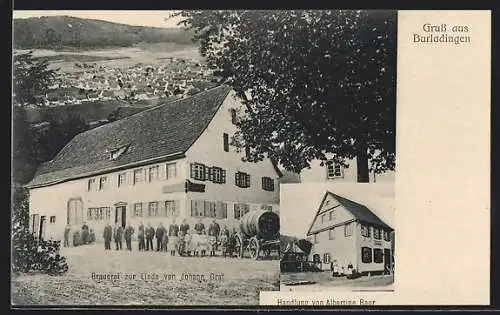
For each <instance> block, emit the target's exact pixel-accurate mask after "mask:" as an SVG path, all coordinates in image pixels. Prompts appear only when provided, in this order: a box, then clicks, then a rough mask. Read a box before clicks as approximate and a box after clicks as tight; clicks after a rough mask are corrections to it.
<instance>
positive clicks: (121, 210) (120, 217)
mask: <svg viewBox="0 0 500 315" xmlns="http://www.w3.org/2000/svg"><path fill="white" fill-rule="evenodd" d="M115 224H120V225H121V226H122V228H125V226H126V224H127V207H126V206H116V208H115Z"/></svg>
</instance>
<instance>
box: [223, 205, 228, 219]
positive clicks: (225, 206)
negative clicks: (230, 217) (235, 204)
mask: <svg viewBox="0 0 500 315" xmlns="http://www.w3.org/2000/svg"><path fill="white" fill-rule="evenodd" d="M222 218H224V219H226V218H227V204H226V203H225V202H223V203H222Z"/></svg>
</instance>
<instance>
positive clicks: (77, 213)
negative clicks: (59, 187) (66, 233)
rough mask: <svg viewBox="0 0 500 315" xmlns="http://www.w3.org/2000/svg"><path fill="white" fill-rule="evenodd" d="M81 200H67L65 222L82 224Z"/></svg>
mask: <svg viewBox="0 0 500 315" xmlns="http://www.w3.org/2000/svg"><path fill="white" fill-rule="evenodd" d="M83 222H84V217H83V201H82V198H70V199H69V200H68V208H67V216H66V223H67V224H70V225H79V224H83Z"/></svg>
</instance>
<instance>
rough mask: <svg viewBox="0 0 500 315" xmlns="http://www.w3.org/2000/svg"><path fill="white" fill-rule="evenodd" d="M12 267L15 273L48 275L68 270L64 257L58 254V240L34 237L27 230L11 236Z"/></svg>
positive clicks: (59, 245)
mask: <svg viewBox="0 0 500 315" xmlns="http://www.w3.org/2000/svg"><path fill="white" fill-rule="evenodd" d="M13 245H14V248H13V255H12V256H13V257H12V258H13V259H12V267H13V271H14V272H15V273H19V272H24V273H26V272H42V273H47V274H50V275H58V274H63V273H65V272H67V271H68V264H67V262H66V258H65V257H63V256H61V255H59V248H60V247H61V242H60V241H44V240H38V239H36V238H35V237H34V236H33V235H32V234H31V233H30V232H29V231H28V230H22V231H19V232H18V233H15V234H14V237H13Z"/></svg>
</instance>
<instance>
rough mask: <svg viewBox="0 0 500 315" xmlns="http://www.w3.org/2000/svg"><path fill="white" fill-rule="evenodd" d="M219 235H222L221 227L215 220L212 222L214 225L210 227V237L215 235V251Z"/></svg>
mask: <svg viewBox="0 0 500 315" xmlns="http://www.w3.org/2000/svg"><path fill="white" fill-rule="evenodd" d="M219 234H220V226H219V224H218V223H217V221H215V219H214V220H213V221H212V224H210V226H209V227H208V235H213V236H215V247H214V251H215V250H216V249H217V243H218V241H219Z"/></svg>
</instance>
